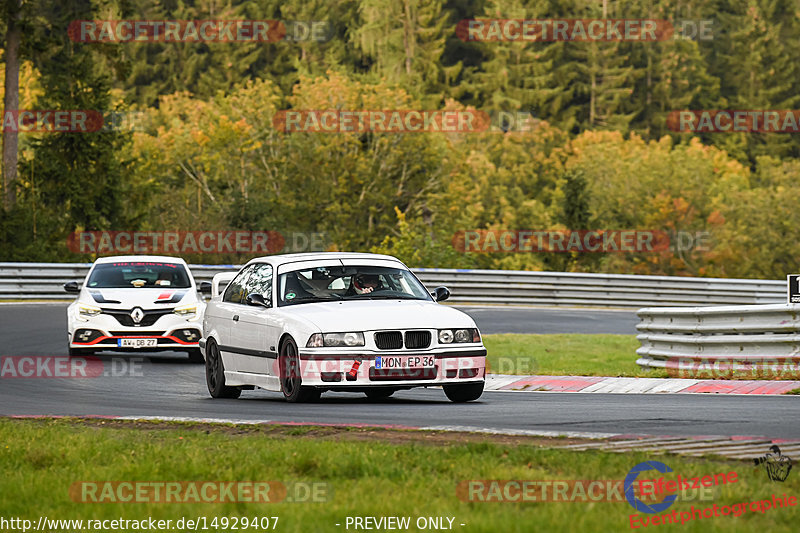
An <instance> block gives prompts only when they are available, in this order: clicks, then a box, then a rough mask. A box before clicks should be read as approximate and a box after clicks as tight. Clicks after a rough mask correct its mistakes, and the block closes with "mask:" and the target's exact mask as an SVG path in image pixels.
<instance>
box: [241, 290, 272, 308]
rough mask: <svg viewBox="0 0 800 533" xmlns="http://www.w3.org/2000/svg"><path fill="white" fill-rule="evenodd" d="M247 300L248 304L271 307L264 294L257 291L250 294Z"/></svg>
mask: <svg viewBox="0 0 800 533" xmlns="http://www.w3.org/2000/svg"><path fill="white" fill-rule="evenodd" d="M246 300H247V305H260V306H261V307H266V308H269V307H270V305H269V304H268V303H267V301H266V300H264V296H262V295H260V294H258V293H255V292H253V293H250V294H248V295H247V298H246Z"/></svg>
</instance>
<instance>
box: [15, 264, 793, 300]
mask: <svg viewBox="0 0 800 533" xmlns="http://www.w3.org/2000/svg"><path fill="white" fill-rule="evenodd" d="M90 266H91V265H90V264H88V263H0V299H15V300H25V299H37V300H69V299H70V297H69V295H68V294H66V293H65V292H64V290H63V288H62V285H63V284H64V283H65V282H67V281H80V280H82V279H83V278H84V277H85V276H86V273H87V272H88V270H89V267H90ZM189 268H190V269H191V271H192V274H193V275H194V277H195V280H197V281H198V282H201V281H211V279H212V278H213V276H214V274H216V273H219V272H231V271H234V270H237V269H238V267H237V266H235V265H190V266H189ZM414 272H415V273H416V274H417V276H418V277H419V278H420V280H422V282H423V283H424V284H425V285H426V286H427V287H428V288H431V289H432V288H433V287H436V286H438V285H446V286H447V287H448V288H450V290H451V293H452V296H451V297H450V300H449V301H451V302H453V303H462V304H463V303H477V304H499V305H513V304H520V305H546V306H589V307H628V308H641V307H651V306H698V305H725V304H730V305H744V304H769V303H779V302H783V301H785V300H786V296H785V294H786V282H785V280H777V281H773V280H745V279H723V278H688V277H673V276H638V275H623V274H583V273H572V272H527V271H513V270H457V269H436V268H420V269H414Z"/></svg>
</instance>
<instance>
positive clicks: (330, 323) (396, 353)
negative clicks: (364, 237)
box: [200, 253, 486, 402]
mask: <svg viewBox="0 0 800 533" xmlns="http://www.w3.org/2000/svg"><path fill="white" fill-rule="evenodd" d="M218 276H219V275H218ZM209 286H210V284H209V285H207V286H206V289H207V290H209ZM201 289H202V287H201ZM215 292H216V291H215ZM449 295H450V292H449V291H448V290H447V289H446V288H445V287H438V288H436V289H435V290H434V292H433V293H432V294H429V293H428V291H427V290H426V289H425V287H424V286H423V285H422V283H421V282H420V281H419V280H418V279H417V277H416V276H415V275H414V274H413V273H412V272H411V271H410V270H409V269H408V267H406V266H405V265H404V264H403V263H402V262H400V261H399V260H398V259H396V258H394V257H391V256H387V255H376V254H364V253H304V254H290V255H273V256H267V257H260V258H257V259H253V260H251V261H250V262H249V263H247V264H246V265H245V266H244V267H243V268H242V269H241V270H240V271H239V272H238V273H237V274H236V275H235V276H234V277H233V279H232V281H231V282H230V283H229V284H228V286H227V287H226V288H225V290H224V291H222V292H221V293H220V294H219V295H217V296H214V297H212V299H211V301H210V302H209V303H208V305H207V307H206V311H205V315H204V317H203V338H202V339H201V340H200V346H201V348H202V349H203V352H204V355H205V363H206V383H207V385H208V390H209V393H210V394H211V396H212V397H214V398H237V397H239V395H240V394H241V391H242V390H249V389H253V388H255V387H260V388H262V389H266V390H270V391H277V392H282V393H283V395H284V397H285V398H286V400H288V401H289V402H304V401H314V400H317V399H318V398H319V397H320V394H321V393H322V392H324V391H350V392H363V393H365V394H366V395H367V396H368V397H369V398H387V397H389V396H391V395H392V394H393V393H394V392H395V391H397V390H400V389H410V388H413V387H429V386H441V387H442V388H443V389H444V393H445V394H446V395H447V397H448V398H449V399H450V400H452V401H454V402H467V401H471V400H475V399H477V398H479V397H480V396H481V394H482V393H483V385H484V379H485V375H484V374H485V369H486V349H485V348H484V346H483V343H482V341H481V336H480V333H479V332H478V328H477V327H476V326H475V322H474V321H473V320H472V318H470V317H469V316H468V315H466V314H464V313H462V312H461V311H458V310H456V309H453V308H450V307H446V306H443V305H440V304H438V303H437V301H442V300H445V299H446V298H447V297H448V296H449Z"/></svg>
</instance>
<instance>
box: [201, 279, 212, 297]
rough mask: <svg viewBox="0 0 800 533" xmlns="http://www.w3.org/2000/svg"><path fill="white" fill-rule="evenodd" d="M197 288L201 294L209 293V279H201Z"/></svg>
mask: <svg viewBox="0 0 800 533" xmlns="http://www.w3.org/2000/svg"><path fill="white" fill-rule="evenodd" d="M198 290H199V291H200V292H201V293H202V294H211V282H210V281H201V282H200V286H199V287H198Z"/></svg>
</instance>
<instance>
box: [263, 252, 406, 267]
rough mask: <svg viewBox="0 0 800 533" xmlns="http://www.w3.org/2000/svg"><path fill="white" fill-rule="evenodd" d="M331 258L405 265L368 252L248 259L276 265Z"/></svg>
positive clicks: (306, 254)
mask: <svg viewBox="0 0 800 533" xmlns="http://www.w3.org/2000/svg"><path fill="white" fill-rule="evenodd" d="M331 259H333V260H336V259H356V260H364V261H370V260H382V261H393V262H395V263H398V264H400V265H402V266H405V265H404V264H403V262H402V261H400V260H399V259H398V258H396V257H392V256H391V255H384V254H369V253H364V252H304V253H297V254H281V255H267V256H264V257H255V258H253V259H251V260H250V261H248V264H249V263H264V262H267V263H271V264H272V265H274V266H276V267H278V266H281V265H285V264H287V263H296V262H300V261H330V260H331Z"/></svg>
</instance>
